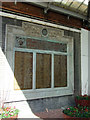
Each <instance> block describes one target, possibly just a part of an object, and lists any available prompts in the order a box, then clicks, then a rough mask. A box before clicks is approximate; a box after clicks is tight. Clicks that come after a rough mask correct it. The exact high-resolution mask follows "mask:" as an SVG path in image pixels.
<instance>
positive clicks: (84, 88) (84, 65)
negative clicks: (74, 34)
mask: <svg viewBox="0 0 90 120" xmlns="http://www.w3.org/2000/svg"><path fill="white" fill-rule="evenodd" d="M81 93H82V95H84V94H88V31H87V30H85V29H81Z"/></svg>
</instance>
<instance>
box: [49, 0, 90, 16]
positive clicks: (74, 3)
mask: <svg viewBox="0 0 90 120" xmlns="http://www.w3.org/2000/svg"><path fill="white" fill-rule="evenodd" d="M51 4H53V5H55V6H58V7H62V8H65V9H68V10H70V11H74V12H77V13H79V14H82V15H87V8H88V0H54V2H52V3H51Z"/></svg>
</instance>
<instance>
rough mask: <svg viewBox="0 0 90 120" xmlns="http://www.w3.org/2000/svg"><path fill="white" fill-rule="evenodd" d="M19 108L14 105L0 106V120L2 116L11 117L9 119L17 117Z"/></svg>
mask: <svg viewBox="0 0 90 120" xmlns="http://www.w3.org/2000/svg"><path fill="white" fill-rule="evenodd" d="M18 113H19V110H18V109H16V108H15V106H14V107H11V106H9V107H1V108H0V120H2V119H3V118H9V120H10V118H11V120H12V119H13V120H14V119H15V118H17V117H18Z"/></svg>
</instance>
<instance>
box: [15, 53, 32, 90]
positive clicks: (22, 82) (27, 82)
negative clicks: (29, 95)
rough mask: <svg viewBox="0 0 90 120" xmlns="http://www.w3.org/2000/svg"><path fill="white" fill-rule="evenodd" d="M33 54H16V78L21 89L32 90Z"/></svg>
mask: <svg viewBox="0 0 90 120" xmlns="http://www.w3.org/2000/svg"><path fill="white" fill-rule="evenodd" d="M32 70H33V54H32V53H26V52H15V78H16V81H17V83H18V85H19V87H20V89H32V76H33V72H32ZM16 88H17V86H15V89H16Z"/></svg>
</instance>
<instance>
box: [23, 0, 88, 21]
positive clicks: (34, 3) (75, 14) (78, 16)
mask: <svg viewBox="0 0 90 120" xmlns="http://www.w3.org/2000/svg"><path fill="white" fill-rule="evenodd" d="M25 1H28V0H25ZM30 3H31V4H33V5H37V6H39V7H42V8H47V6H48V3H47V2H30ZM49 9H50V10H53V11H57V12H59V13H64V14H67V15H69V16H73V17H76V18H80V19H83V20H87V17H86V16H84V15H81V14H79V13H76V12H73V11H70V10H67V9H64V8H62V7H58V6H55V5H52V4H49Z"/></svg>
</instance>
